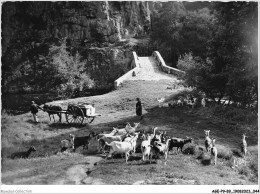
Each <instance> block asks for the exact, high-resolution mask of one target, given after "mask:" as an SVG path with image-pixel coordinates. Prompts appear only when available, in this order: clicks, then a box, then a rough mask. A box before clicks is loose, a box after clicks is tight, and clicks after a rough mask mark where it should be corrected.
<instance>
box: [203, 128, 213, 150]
mask: <svg viewBox="0 0 260 194" xmlns="http://www.w3.org/2000/svg"><path fill="white" fill-rule="evenodd" d="M204 132H205V135H206V136H205V148H206V150H207V152H209V151H210V149H211V147H212V143H211V139H210V138H209V132H210V130H204Z"/></svg>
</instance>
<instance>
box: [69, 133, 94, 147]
mask: <svg viewBox="0 0 260 194" xmlns="http://www.w3.org/2000/svg"><path fill="white" fill-rule="evenodd" d="M95 136H96V134H95V132H90V133H89V135H87V136H82V137H75V135H72V134H70V138H71V139H72V142H73V152H75V150H76V149H77V148H78V147H80V146H83V149H88V145H89V142H90V140H91V138H92V137H95Z"/></svg>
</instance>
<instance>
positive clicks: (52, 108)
mask: <svg viewBox="0 0 260 194" xmlns="http://www.w3.org/2000/svg"><path fill="white" fill-rule="evenodd" d="M43 111H44V112H47V113H48V114H49V117H50V121H51V115H52V117H53V120H54V122H55V118H54V115H55V114H56V115H58V117H59V118H60V119H59V121H60V122H61V113H60V112H58V111H62V108H61V107H60V106H58V105H47V104H44V106H43Z"/></svg>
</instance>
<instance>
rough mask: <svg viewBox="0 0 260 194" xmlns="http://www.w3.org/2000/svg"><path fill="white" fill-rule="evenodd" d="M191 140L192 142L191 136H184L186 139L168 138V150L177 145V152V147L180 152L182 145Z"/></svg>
mask: <svg viewBox="0 0 260 194" xmlns="http://www.w3.org/2000/svg"><path fill="white" fill-rule="evenodd" d="M191 142H192V138H191V137H186V139H182V138H175V137H172V138H171V140H170V143H169V151H171V150H172V148H173V147H177V153H178V151H179V149H180V150H181V152H182V148H183V146H184V145H185V144H187V143H191Z"/></svg>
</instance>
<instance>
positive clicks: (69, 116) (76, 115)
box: [65, 103, 101, 125]
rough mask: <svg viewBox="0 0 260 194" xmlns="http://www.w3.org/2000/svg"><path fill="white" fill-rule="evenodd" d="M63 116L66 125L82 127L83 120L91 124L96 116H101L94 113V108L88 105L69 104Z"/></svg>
mask: <svg viewBox="0 0 260 194" xmlns="http://www.w3.org/2000/svg"><path fill="white" fill-rule="evenodd" d="M65 115H66V120H67V122H68V123H74V124H76V125H82V124H83V122H84V120H85V121H86V122H88V123H92V122H93V121H94V119H95V118H96V117H97V116H101V115H100V114H97V113H95V107H94V106H92V105H91V104H88V103H78V104H69V105H68V109H67V111H66V114H65Z"/></svg>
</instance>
